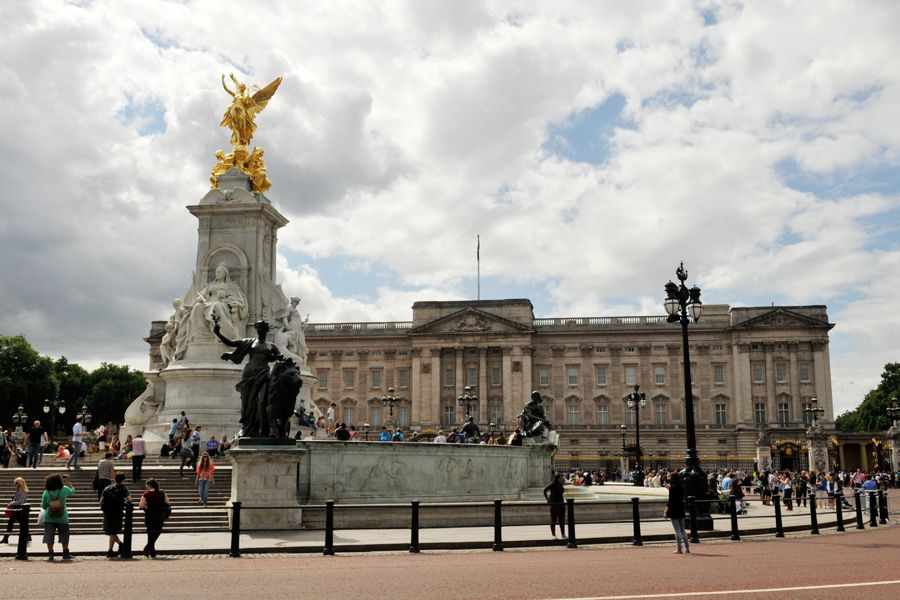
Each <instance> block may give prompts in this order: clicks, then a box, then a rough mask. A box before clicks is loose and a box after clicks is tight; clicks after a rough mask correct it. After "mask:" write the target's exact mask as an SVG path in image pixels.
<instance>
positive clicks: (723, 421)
mask: <svg viewBox="0 0 900 600" xmlns="http://www.w3.org/2000/svg"><path fill="white" fill-rule="evenodd" d="M725 411H726V408H725V405H724V404H716V425H727V424H728V417H727V416H726V415H727V413H726V412H725Z"/></svg>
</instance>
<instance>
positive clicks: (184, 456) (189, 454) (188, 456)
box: [178, 442, 197, 477]
mask: <svg viewBox="0 0 900 600" xmlns="http://www.w3.org/2000/svg"><path fill="white" fill-rule="evenodd" d="M178 455H179V456H180V457H181V466H180V467H179V468H178V474H179V475H180V476H181V477H184V466H185V465H187V466H188V467H190V468H191V469H193V468H194V467H196V466H197V462H196V461H195V460H194V452H193V451H192V450H191V447H190V446H189V445H188V444H187V442H181V448H180V449H179V450H178Z"/></svg>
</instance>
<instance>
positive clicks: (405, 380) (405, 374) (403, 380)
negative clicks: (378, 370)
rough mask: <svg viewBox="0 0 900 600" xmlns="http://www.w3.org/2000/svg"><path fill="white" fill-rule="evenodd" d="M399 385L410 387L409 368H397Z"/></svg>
mask: <svg viewBox="0 0 900 600" xmlns="http://www.w3.org/2000/svg"><path fill="white" fill-rule="evenodd" d="M397 387H400V388H407V387H409V369H397Z"/></svg>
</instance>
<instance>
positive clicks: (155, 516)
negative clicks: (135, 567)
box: [138, 477, 169, 558]
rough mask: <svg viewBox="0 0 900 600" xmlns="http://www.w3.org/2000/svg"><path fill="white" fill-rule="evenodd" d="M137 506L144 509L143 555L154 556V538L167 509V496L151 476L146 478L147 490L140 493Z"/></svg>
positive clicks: (161, 525)
mask: <svg viewBox="0 0 900 600" xmlns="http://www.w3.org/2000/svg"><path fill="white" fill-rule="evenodd" d="M138 508H139V509H141V510H142V511H144V525H145V526H146V527H147V545H146V546H144V556H147V557H149V558H156V540H157V539H159V536H160V534H161V533H162V527H163V522H164V521H165V520H166V512H167V511H168V510H169V497H168V496H167V495H166V493H165V492H164V491H163V490H161V489H159V483H158V482H157V481H156V480H155V479H153V478H152V477H151V478H150V479H148V480H147V491H146V492H144V493H143V494H142V495H141V503H140V504H139V505H138Z"/></svg>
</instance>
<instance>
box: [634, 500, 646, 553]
mask: <svg viewBox="0 0 900 600" xmlns="http://www.w3.org/2000/svg"><path fill="white" fill-rule="evenodd" d="M640 501H641V499H640V498H632V499H631V522H632V524H633V525H634V540H633V541H632V542H631V545H632V546H643V545H644V542H643V541H642V540H641V507H640Z"/></svg>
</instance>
